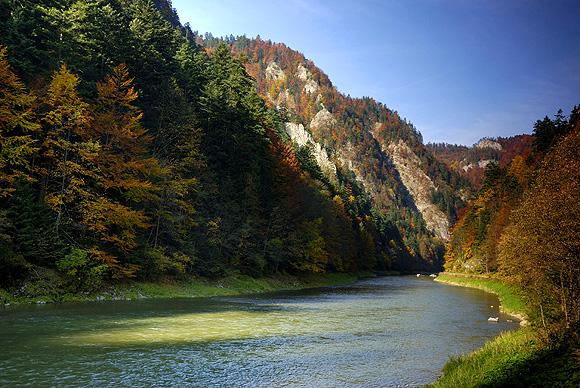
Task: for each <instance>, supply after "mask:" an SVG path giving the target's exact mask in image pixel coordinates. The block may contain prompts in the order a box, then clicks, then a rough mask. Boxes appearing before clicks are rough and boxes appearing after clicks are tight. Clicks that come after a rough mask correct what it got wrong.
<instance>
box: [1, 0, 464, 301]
mask: <svg viewBox="0 0 580 388" xmlns="http://www.w3.org/2000/svg"><path fill="white" fill-rule="evenodd" d="M0 15H1V18H0V31H2V34H1V37H0V43H1V44H2V48H1V51H0V124H1V126H0V128H1V132H0V195H1V197H2V203H1V205H0V217H1V218H2V222H1V223H0V228H1V230H0V267H1V271H0V273H1V279H0V281H1V283H2V285H3V286H5V287H12V286H15V285H17V284H18V283H19V282H20V281H22V279H24V278H26V276H28V275H29V274H31V273H34V274H35V276H42V273H43V271H41V269H44V268H48V269H50V270H58V272H59V273H60V274H62V276H64V278H65V279H66V281H67V282H68V283H70V284H69V285H70V287H71V288H73V289H88V290H91V289H96V288H98V287H99V286H100V285H101V284H102V282H103V281H106V280H108V279H127V278H141V279H157V278H160V277H164V276H182V275H184V274H194V275H201V276H210V277H215V276H222V275H224V274H227V273H243V274H248V275H251V276H261V275H265V274H272V273H279V272H290V273H312V272H326V271H360V270H386V269H391V268H399V269H410V268H414V267H415V268H417V267H421V266H424V267H425V268H428V266H434V265H435V266H436V265H437V264H438V263H439V260H440V258H441V257H442V253H443V251H442V246H441V242H437V243H436V244H431V243H428V244H426V243H425V242H429V241H432V236H431V234H430V233H429V232H428V231H427V230H426V229H425V228H424V227H423V226H421V224H422V219H421V216H420V215H419V214H417V212H416V211H415V212H411V211H409V210H405V208H398V207H395V206H390V207H383V208H377V207H376V206H372V205H371V203H370V198H369V196H368V194H367V193H366V192H365V191H364V190H363V189H362V188H361V186H360V184H359V183H357V181H356V179H354V178H353V177H352V176H349V175H348V174H344V175H340V172H339V176H340V179H339V181H338V182H329V181H328V179H326V178H325V177H324V175H323V174H322V173H321V170H320V166H319V165H318V164H317V163H316V161H315V160H314V159H313V156H312V152H311V150H310V149H309V148H308V147H296V145H295V144H293V143H292V142H291V141H290V140H289V139H288V135H287V133H286V132H285V130H284V122H285V120H286V117H285V114H286V113H285V112H284V111H283V110H280V109H277V108H276V107H273V106H271V104H267V103H266V102H265V101H264V99H263V98H262V97H261V95H260V94H259V91H260V85H261V84H260V82H259V80H258V81H256V80H255V79H253V78H252V77H251V76H250V75H249V74H248V71H247V68H246V66H244V58H241V57H240V56H239V55H236V54H235V53H234V54H233V55H232V53H231V47H230V46H229V45H228V44H226V43H224V42H220V43H218V44H216V45H208V46H207V47H202V46H201V45H200V44H199V37H198V36H197V35H196V34H195V33H193V32H192V31H191V29H190V28H189V26H187V25H186V26H181V25H180V24H179V21H178V18H177V15H176V14H175V11H174V10H172V9H171V6H170V3H168V2H164V1H159V2H152V1H149V0H139V1H126V0H116V1H103V0H91V1H73V0H68V1H64V0H63V1H53V0H44V1H26V0H25V1H14V0H3V1H2V2H0ZM246 62H247V61H246ZM321 77H322V75H321ZM326 82H329V81H326ZM325 102H326V103H327V104H328V105H329V106H332V104H333V103H332V100H331V99H330V98H327V99H325ZM351 102H352V103H355V102H356V101H351ZM363 104H364V101H363ZM366 105H368V102H367V103H366ZM368 106H371V107H374V106H379V107H381V110H380V112H383V113H381V114H386V113H389V112H390V113H389V114H391V115H392V116H393V117H396V113H393V112H391V111H389V110H387V109H386V108H385V107H382V106H380V105H377V104H376V103H374V102H373V103H372V104H371V105H368ZM336 109H337V110H338V108H336ZM343 109H344V108H343ZM357 109H358V108H357ZM362 109H366V108H364V106H363V108H362ZM380 112H379V113H380ZM374 114H375V115H376V114H378V113H374ZM343 115H347V113H346V112H344V113H343ZM369 115H370V113H368V114H366V116H369ZM366 116H365V117H366ZM385 119H386V121H388V120H391V119H389V117H385ZM392 120H394V119H392ZM397 123H398V124H397ZM396 124H397V125H404V128H403V129H404V130H405V133H407V135H406V136H410V137H412V138H413V139H415V140H414V144H420V142H421V139H420V135H419V134H418V132H416V131H415V130H414V129H413V128H412V126H410V124H408V123H406V122H404V121H402V120H399V119H397V120H396ZM353 125H356V123H354V124H353ZM393 128H395V127H393ZM405 128H406V129H405ZM403 129H401V130H400V131H402V130H403ZM392 130H394V129H391V131H392ZM357 136H359V135H357ZM401 136H402V135H401ZM329 139H332V137H331V136H329ZM371 151H372V150H371ZM382 163H383V165H386V163H387V161H386V160H384V161H383V162H382ZM382 173H383V172H382ZM384 173H391V174H393V173H395V172H394V171H393V170H392V169H391V170H390V172H389V171H387V170H385V172H384ZM390 190H391V192H392V195H393V196H395V197H397V195H399V194H396V193H397V192H401V191H404V188H401V187H399V188H397V187H396V186H394V187H392V188H390ZM400 200H401V201H403V199H400ZM452 207H453V209H455V207H454V206H452ZM409 230H416V231H417V232H409ZM39 273H40V274H41V275H39Z"/></svg>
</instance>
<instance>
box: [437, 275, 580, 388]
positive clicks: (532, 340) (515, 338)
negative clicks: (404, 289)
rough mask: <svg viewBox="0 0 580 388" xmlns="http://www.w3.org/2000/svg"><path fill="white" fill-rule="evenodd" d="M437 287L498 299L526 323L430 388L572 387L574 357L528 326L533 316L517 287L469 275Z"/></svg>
mask: <svg viewBox="0 0 580 388" xmlns="http://www.w3.org/2000/svg"><path fill="white" fill-rule="evenodd" d="M435 281H438V282H440V283H443V284H449V285H453V286H461V287H470V288H477V289H481V290H484V291H486V292H490V293H493V294H496V295H498V297H499V299H500V303H501V306H502V307H503V310H502V311H503V312H504V313H505V314H509V315H511V316H514V317H518V316H519V317H522V318H524V320H523V321H520V328H518V329H516V330H513V331H507V332H503V333H501V334H500V335H499V336H497V337H495V338H493V339H491V340H489V341H487V342H486V343H485V344H484V345H483V346H482V347H481V348H479V349H476V350H474V351H473V352H471V353H467V354H463V355H460V356H457V357H451V358H450V359H449V360H448V361H447V363H446V364H445V366H444V367H443V370H442V372H441V375H440V376H439V378H438V379H437V380H436V381H434V382H433V383H431V384H429V385H428V387H450V388H451V387H453V388H455V387H473V386H514V385H516V386H526V385H534V384H537V383H538V382H542V383H545V384H547V385H550V383H553V385H562V384H564V385H565V384H567V383H568V382H569V381H572V379H573V378H574V377H573V376H572V374H573V372H571V371H572V370H573V369H574V366H573V361H571V360H573V356H570V354H568V353H567V351H566V349H565V348H562V347H559V346H554V345H553V344H550V343H549V342H548V341H547V340H546V337H545V335H543V333H542V332H541V330H540V329H538V328H536V327H534V326H533V325H530V324H529V322H528V319H529V315H528V314H530V313H531V311H530V310H529V309H528V308H527V306H525V303H524V298H525V295H524V294H522V292H521V291H520V290H519V289H518V288H517V287H516V286H514V285H511V284H509V283H507V282H505V281H502V280H500V279H498V278H494V277H483V276H477V275H476V276H469V275H465V274H459V275H455V274H448V273H442V274H441V275H439V276H438V277H437V278H436V279H435ZM504 304H505V305H504Z"/></svg>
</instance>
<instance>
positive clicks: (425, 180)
mask: <svg viewBox="0 0 580 388" xmlns="http://www.w3.org/2000/svg"><path fill="white" fill-rule="evenodd" d="M383 151H385V152H387V154H388V155H389V156H390V157H391V160H392V161H393V164H394V165H395V167H396V168H397V170H398V171H399V175H400V177H401V181H402V182H403V184H404V185H405V186H406V187H407V190H409V193H410V194H411V196H412V197H413V201H414V202H415V206H417V209H418V210H419V212H420V213H421V215H422V216H423V219H424V220H425V223H426V224H427V228H428V229H429V230H431V231H432V232H433V233H435V234H436V235H437V236H439V237H441V238H443V239H448V238H449V220H448V219H447V216H446V215H445V213H443V211H441V209H439V208H438V207H437V205H435V204H434V203H433V202H431V191H432V190H436V189H437V188H436V187H435V184H434V183H433V181H432V180H431V178H430V177H429V176H428V175H427V174H425V172H424V171H423V170H422V169H421V160H420V159H419V158H418V157H417V155H415V153H414V152H413V150H411V149H410V148H409V146H408V145H407V143H405V142H404V141H403V140H399V142H398V143H390V144H389V145H388V147H387V148H386V149H383Z"/></svg>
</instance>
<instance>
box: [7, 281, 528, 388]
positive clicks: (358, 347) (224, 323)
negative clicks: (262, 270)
mask: <svg viewBox="0 0 580 388" xmlns="http://www.w3.org/2000/svg"><path fill="white" fill-rule="evenodd" d="M498 304H499V303H498V301H497V298H496V297H494V296H492V295H489V294H485V293H483V292H481V291H479V290H472V289H465V288H458V287H450V286H445V285H441V284H438V283H434V282H432V281H431V280H430V279H417V278H415V277H386V278H378V279H371V280H365V281H361V282H358V283H357V284H355V285H353V286H350V287H340V288H330V289H317V290H308V291H302V292H288V293H277V294H270V295H263V296H258V297H251V298H249V297H229V298H210V299H180V300H146V301H134V302H107V303H85V304H69V305H62V306H32V307H27V308H17V309H11V310H5V311H3V312H1V313H0V324H1V325H2V326H1V327H2V331H1V333H0V346H2V349H3V351H2V352H0V384H1V385H12V384H28V385H33V386H36V385H38V384H44V385H46V384H49V385H58V386H61V385H75V386H78V385H87V384H92V385H110V386H113V385H115V386H116V385H137V386H150V385H153V384H155V385H180V384H189V385H195V386H224V385H233V386H272V385H276V386H280V385H285V386H337V385H340V386H361V385H362V386H389V385H418V384H425V383H428V382H431V381H433V380H434V379H435V378H436V377H437V375H438V373H439V371H440V369H441V368H442V366H443V364H444V363H445V361H446V360H447V358H448V357H449V356H450V355H457V354H460V353H463V352H466V351H470V350H473V349H475V348H477V347H479V346H481V345H482V344H483V343H484V342H485V341H486V340H488V339H489V338H491V337H493V336H495V335H497V334H498V333H499V332H500V331H502V330H509V329H513V328H515V327H516V326H517V324H515V323H508V322H507V321H506V318H507V317H504V316H502V315H501V314H500V313H499V312H498V310H497V308H498ZM492 305H493V306H494V307H493V308H492V307H491V306H492ZM492 315H493V316H498V315H499V316H500V322H498V323H489V322H487V318H488V317H489V316H492Z"/></svg>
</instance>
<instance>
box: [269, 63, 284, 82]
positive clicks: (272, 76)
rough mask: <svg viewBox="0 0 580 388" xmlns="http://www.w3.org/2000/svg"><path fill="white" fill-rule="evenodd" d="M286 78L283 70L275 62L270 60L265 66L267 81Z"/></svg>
mask: <svg viewBox="0 0 580 388" xmlns="http://www.w3.org/2000/svg"><path fill="white" fill-rule="evenodd" d="M284 78H286V74H285V73H284V71H283V70H282V69H281V68H280V66H278V64H277V63H276V62H270V64H269V65H268V67H267V68H266V79H267V80H269V81H272V80H274V81H278V80H281V79H284Z"/></svg>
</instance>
